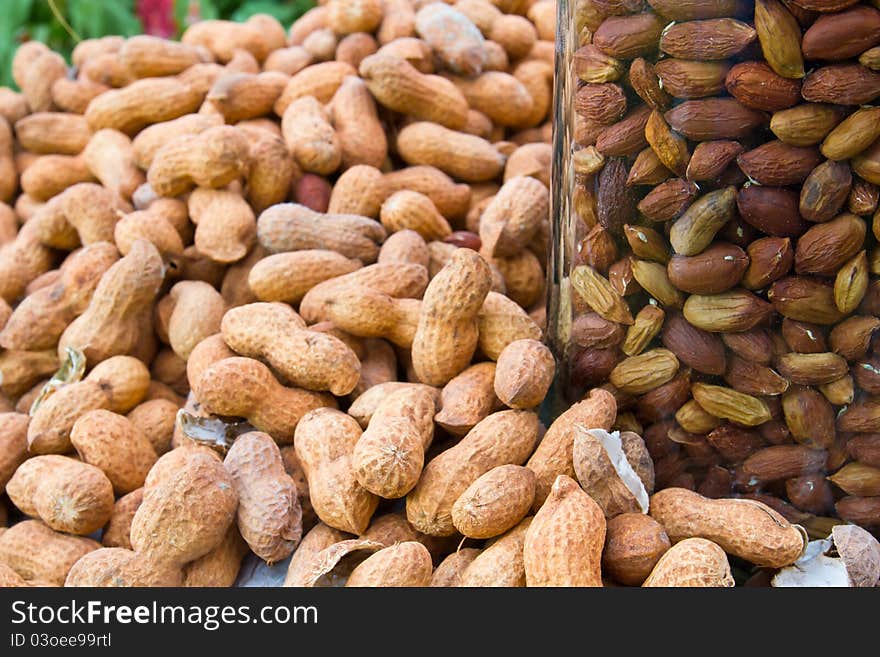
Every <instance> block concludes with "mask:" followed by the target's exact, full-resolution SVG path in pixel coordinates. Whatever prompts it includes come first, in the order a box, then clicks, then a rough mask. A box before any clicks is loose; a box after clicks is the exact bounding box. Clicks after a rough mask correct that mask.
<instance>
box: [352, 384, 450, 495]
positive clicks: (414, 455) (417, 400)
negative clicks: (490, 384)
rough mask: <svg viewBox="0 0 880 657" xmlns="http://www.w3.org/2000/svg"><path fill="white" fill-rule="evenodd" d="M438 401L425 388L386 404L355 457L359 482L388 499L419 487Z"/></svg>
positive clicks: (375, 415) (401, 392)
mask: <svg viewBox="0 0 880 657" xmlns="http://www.w3.org/2000/svg"><path fill="white" fill-rule="evenodd" d="M434 411H435V405H434V400H433V398H432V396H431V394H430V393H429V392H427V391H426V390H424V389H423V388H404V389H401V390H398V391H397V392H395V393H393V394H391V395H390V396H389V397H388V398H387V399H385V401H383V402H382V403H381V404H380V405H379V407H378V408H377V409H376V411H375V412H374V413H373V416H372V418H371V419H370V423H369V426H367V429H366V431H364V433H363V434H362V435H361V437H360V438H359V439H358V441H357V443H356V444H355V446H354V450H353V452H352V455H351V461H352V466H353V467H354V470H355V476H356V477H357V480H358V482H359V483H360V484H361V486H363V487H364V488H365V489H367V490H368V491H370V492H371V493H374V494H376V495H378V496H379V497H383V498H386V499H397V498H400V497H403V496H404V495H406V494H407V493H408V492H409V491H410V490H412V488H413V487H414V486H415V485H416V483H417V482H418V480H419V476H420V475H421V473H422V468H423V466H424V459H425V450H426V449H427V448H428V447H429V446H430V444H431V441H432V440H433V438H434V423H433V416H434Z"/></svg>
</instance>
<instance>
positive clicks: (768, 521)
mask: <svg viewBox="0 0 880 657" xmlns="http://www.w3.org/2000/svg"><path fill="white" fill-rule="evenodd" d="M650 513H651V517H652V518H654V519H655V520H657V522H659V523H660V524H661V525H663V527H664V528H665V529H666V533H667V534H669V539H670V540H671V541H673V542H677V541H680V540H682V539H685V538H691V537H698V538H704V539H708V540H710V541H713V542H715V543H717V544H718V545H720V546H721V547H722V548H723V549H724V551H725V552H727V553H729V554H732V555H734V556H737V557H740V558H741V559H745V560H746V561H749V562H751V563H753V564H755V565H759V566H767V567H771V568H781V567H782V566H787V565H790V564H792V563H794V562H795V561H796V560H797V559H798V558H799V557H800V556H801V554H802V553H803V550H804V546H805V544H806V539H805V535H804V532H803V530H802V529H801V528H800V527H799V526H797V525H792V524H790V523H789V522H788V521H787V520H786V519H785V518H783V517H782V516H781V515H779V514H778V513H777V512H776V511H774V510H773V509H771V508H769V507H768V506H766V505H765V504H762V503H761V502H756V501H754V500H737V499H721V500H711V499H708V498H705V497H703V496H702V495H699V494H697V493H694V492H693V491H689V490H685V489H682V488H667V489H665V490H662V491H660V492H658V493H655V494H654V495H653V496H652V497H651V507H650Z"/></svg>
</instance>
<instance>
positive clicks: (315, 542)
mask: <svg viewBox="0 0 880 657" xmlns="http://www.w3.org/2000/svg"><path fill="white" fill-rule="evenodd" d="M351 537H352V536H351V534H346V533H345V532H343V531H340V530H338V529H333V528H332V527H328V526H327V525H325V524H324V523H322V522H319V523H318V524H317V525H315V526H314V527H313V528H312V530H311V531H309V532H308V533H307V534H306V535H305V536H304V537H303V540H302V542H301V543H300V544H299V547H298V548H297V549H296V551H295V552H294V553H293V557H292V558H291V560H290V565H289V566H288V568H287V575H286V577H285V579H284V586H306V585H307V584H306V580H307V579H308V578H309V577H310V576H311V575H312V573H313V567H314V565H315V558H316V556H317V555H319V554H320V553H321V552H322V551H323V550H326V549H327V548H329V547H330V546H332V545H334V544H336V543H340V542H342V541H344V540H346V539H349V538H351Z"/></svg>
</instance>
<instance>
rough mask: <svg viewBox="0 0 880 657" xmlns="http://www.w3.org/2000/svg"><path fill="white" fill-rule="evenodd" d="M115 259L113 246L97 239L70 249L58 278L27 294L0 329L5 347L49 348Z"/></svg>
mask: <svg viewBox="0 0 880 657" xmlns="http://www.w3.org/2000/svg"><path fill="white" fill-rule="evenodd" d="M118 259H119V253H118V252H117V251H116V248H115V247H114V246H113V245H112V244H110V243H107V242H97V243H95V244H91V245H89V246H86V247H83V248H82V249H80V250H78V251H75V252H74V253H72V254H71V255H70V256H69V257H68V258H67V259H66V260H65V261H64V263H63V264H62V266H61V269H60V276H59V277H58V280H57V281H56V282H55V283H54V284H52V285H48V286H46V287H44V288H42V289H40V290H37V291H35V292H33V293H31V294H29V295H28V296H27V297H26V298H25V299H24V300H22V302H21V303H20V304H19V305H18V306H17V307H16V309H15V310H14V311H13V313H12V315H11V316H10V317H9V320H8V321H7V322H6V325H5V326H4V327H3V330H2V332H0V345H2V346H3V347H4V348H5V349H25V350H39V349H52V348H53V347H54V346H55V345H56V344H57V342H58V339H59V338H60V337H61V334H62V333H63V332H64V329H65V328H67V326H68V324H70V322H72V321H73V320H74V319H75V318H76V316H77V315H79V314H81V313H82V312H84V311H85V309H86V307H87V306H88V303H89V301H90V300H91V297H92V295H93V294H94V291H95V289H96V287H97V285H98V282H99V281H100V279H101V277H102V276H103V274H104V272H106V271H107V270H108V269H109V268H110V266H111V265H113V263H115V262H116V261H117V260H118Z"/></svg>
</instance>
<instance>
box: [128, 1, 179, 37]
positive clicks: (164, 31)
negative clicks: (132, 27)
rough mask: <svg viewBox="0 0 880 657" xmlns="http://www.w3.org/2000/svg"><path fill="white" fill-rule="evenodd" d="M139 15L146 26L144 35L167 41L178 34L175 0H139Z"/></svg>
mask: <svg viewBox="0 0 880 657" xmlns="http://www.w3.org/2000/svg"><path fill="white" fill-rule="evenodd" d="M137 13H138V16H139V17H140V19H141V24H142V25H143V26H144V34H152V35H154V36H158V37H163V38H166V39H167V38H169V37H173V36H174V35H175V34H176V33H177V26H176V25H175V22H174V0H138V3H137Z"/></svg>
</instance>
